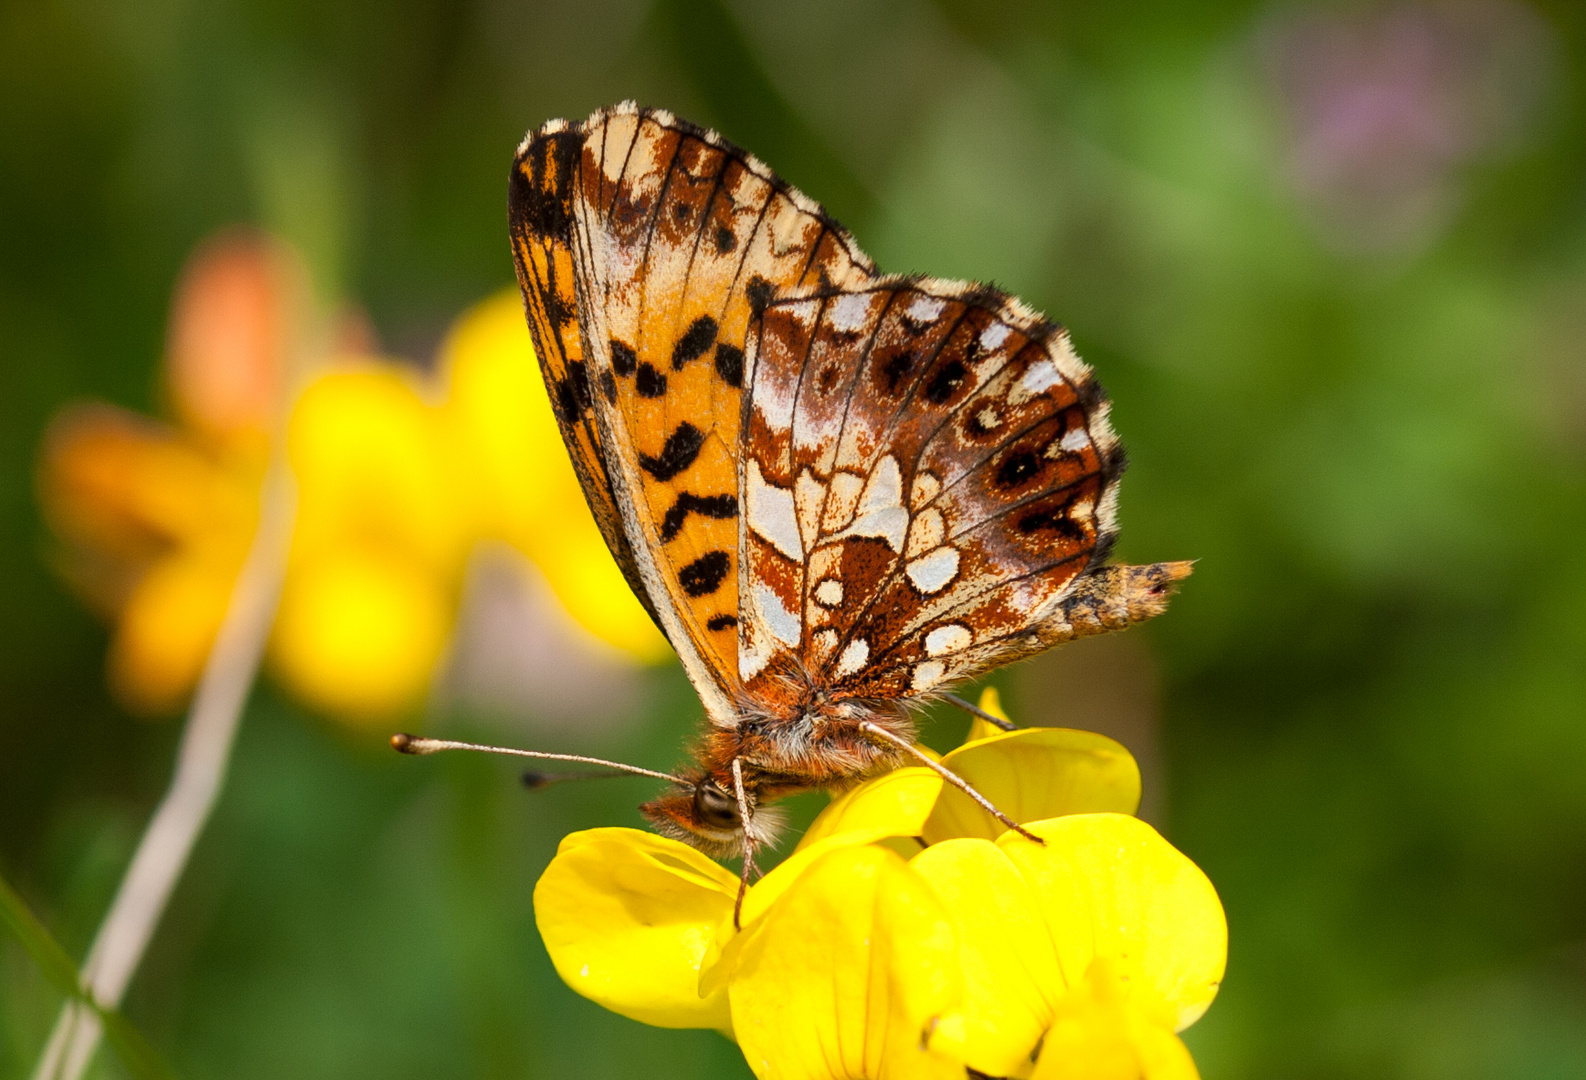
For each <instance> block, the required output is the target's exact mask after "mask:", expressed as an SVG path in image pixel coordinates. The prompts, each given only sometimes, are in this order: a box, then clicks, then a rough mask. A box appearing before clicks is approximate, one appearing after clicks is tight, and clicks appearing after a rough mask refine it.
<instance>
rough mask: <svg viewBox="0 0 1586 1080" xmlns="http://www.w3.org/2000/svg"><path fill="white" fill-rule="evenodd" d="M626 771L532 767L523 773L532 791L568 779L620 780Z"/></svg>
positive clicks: (523, 778) (526, 783) (526, 784)
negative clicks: (568, 770) (546, 769)
mask: <svg viewBox="0 0 1586 1080" xmlns="http://www.w3.org/2000/svg"><path fill="white" fill-rule="evenodd" d="M624 775H625V774H624V773H620V772H612V771H611V770H610V769H590V770H589V771H588V772H540V771H539V770H537V769H530V770H529V771H528V772H526V773H524V774H523V777H522V780H523V786H524V787H526V788H528V789H529V790H530V791H539V790H540V789H541V788H548V787H550V786H551V785H552V784H560V783H564V782H566V781H568V780H620V779H622V777H623V776H624Z"/></svg>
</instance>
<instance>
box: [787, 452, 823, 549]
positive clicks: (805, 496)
mask: <svg viewBox="0 0 1586 1080" xmlns="http://www.w3.org/2000/svg"><path fill="white" fill-rule="evenodd" d="M825 499H826V485H825V484H823V483H821V482H820V481H819V480H817V479H816V478H815V474H814V473H813V472H811V471H810V470H809V469H808V468H807V467H806V468H805V469H804V471H803V472H801V473H799V478H798V480H796V481H794V484H793V504H794V507H795V508H796V510H797V512H798V529H799V536H801V537H802V538H803V540H804V547H805V549H806V550H808V549H809V548H811V547H813V546H814V544H815V537H816V536H817V535H818V526H819V525H820V516H821V504H822V503H823V502H824V501H825Z"/></svg>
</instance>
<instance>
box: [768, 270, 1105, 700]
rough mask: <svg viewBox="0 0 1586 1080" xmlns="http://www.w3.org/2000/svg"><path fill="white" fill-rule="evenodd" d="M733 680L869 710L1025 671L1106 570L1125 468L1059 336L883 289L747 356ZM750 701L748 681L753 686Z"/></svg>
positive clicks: (934, 285) (841, 294)
mask: <svg viewBox="0 0 1586 1080" xmlns="http://www.w3.org/2000/svg"><path fill="white" fill-rule="evenodd" d="M751 348H752V351H753V354H754V355H753V364H754V380H753V383H752V387H751V391H750V399H749V401H748V403H747V404H748V407H747V409H746V417H747V423H748V428H747V431H746V438H745V455H744V460H743V464H742V469H743V473H744V480H743V484H744V491H745V503H746V513H745V517H744V521H743V524H742V530H741V531H742V534H743V543H744V550H745V552H746V556H747V558H746V567H745V574H744V588H745V590H746V593H747V596H746V598H745V600H746V602H745V616H746V617H745V624H744V626H743V627H742V629H741V642H740V664H741V675H742V677H743V678H744V679H745V681H746V683H748V685H749V687H750V689H751V691H753V690H754V689H755V688H756V686H757V685H759V683H760V682H763V681H764V680H767V679H775V678H777V677H778V675H779V674H780V673H781V671H780V667H781V666H780V665H779V664H778V663H777V660H778V658H779V656H796V657H797V658H798V664H799V665H800V666H801V667H802V668H803V669H804V671H805V672H806V673H808V677H810V678H812V679H813V680H814V681H815V682H817V683H818V684H820V685H824V686H829V687H830V688H832V689H833V690H834V691H838V692H842V693H845V694H853V695H855V696H864V697H905V696H910V695H914V694H919V693H924V692H928V691H929V690H931V689H932V688H934V687H936V686H938V685H939V684H941V683H944V682H946V681H949V680H952V679H957V678H962V677H965V676H967V675H971V674H974V673H976V672H978V671H981V670H984V669H985V668H987V667H990V666H992V665H994V664H996V663H1000V662H1003V661H1005V660H1007V659H1010V658H1011V657H1013V656H1015V655H1018V654H1019V653H1020V651H1021V648H1022V647H1023V646H1022V642H1023V641H1024V640H1025V639H1024V637H1023V636H1022V635H1024V633H1025V632H1026V631H1027V630H1029V629H1030V628H1031V627H1032V625H1034V624H1035V623H1038V622H1039V621H1040V619H1041V618H1042V617H1043V616H1045V615H1046V614H1047V613H1048V612H1050V611H1051V610H1052V608H1053V607H1054V606H1055V605H1056V604H1057V603H1058V602H1059V601H1060V600H1061V599H1062V598H1063V597H1064V595H1066V593H1067V591H1068V590H1069V589H1070V588H1071V586H1072V584H1073V582H1074V581H1075V579H1076V578H1077V577H1078V576H1079V575H1080V574H1081V573H1082V572H1083V571H1084V570H1085V569H1086V568H1087V567H1088V566H1089V565H1090V564H1091V563H1092V562H1093V561H1095V560H1096V559H1097V558H1099V557H1100V556H1101V555H1103V554H1105V550H1106V548H1107V547H1108V546H1109V544H1110V542H1111V537H1112V533H1113V523H1112V509H1111V500H1112V498H1113V492H1114V491H1115V484H1116V479H1117V475H1118V473H1119V471H1120V470H1121V467H1122V458H1121V454H1120V452H1119V451H1118V448H1117V444H1116V440H1115V439H1114V437H1113V435H1112V432H1111V429H1110V428H1109V427H1108V425H1107V421H1106V402H1105V399H1104V398H1103V397H1102V395H1101V393H1100V391H1099V389H1098V388H1097V387H1096V386H1095V383H1094V382H1093V380H1092V379H1091V376H1090V371H1089V369H1088V368H1086V367H1085V365H1084V364H1082V363H1081V362H1080V361H1079V360H1078V358H1077V357H1075V356H1074V354H1073V352H1072V349H1071V348H1070V347H1069V344H1068V339H1067V336H1066V335H1065V334H1064V333H1063V332H1062V331H1061V330H1060V329H1059V328H1058V327H1056V326H1053V325H1052V324H1050V323H1047V322H1045V321H1044V320H1042V319H1040V318H1039V317H1038V316H1036V315H1034V314H1033V313H1032V312H1030V311H1029V310H1028V309H1026V308H1024V307H1023V306H1022V305H1020V304H1018V302H1017V301H1015V300H1012V299H1011V298H1009V297H1007V296H1005V295H1004V294H1002V293H999V292H997V291H995V290H992V289H987V288H982V287H976V286H968V285H962V284H957V283H952V282H939V281H916V280H910V279H888V280H878V281H875V282H872V283H870V284H868V285H866V286H864V287H862V288H860V289H850V290H829V289H826V290H813V291H809V292H808V293H807V294H804V295H796V296H792V297H789V298H785V299H783V300H780V301H778V302H776V303H774V304H772V305H771V306H770V307H769V308H768V309H767V310H766V312H765V313H764V315H763V318H762V319H761V320H760V321H759V322H758V323H757V324H756V328H755V333H754V335H753V337H752V340H751ZM757 681H758V682H757Z"/></svg>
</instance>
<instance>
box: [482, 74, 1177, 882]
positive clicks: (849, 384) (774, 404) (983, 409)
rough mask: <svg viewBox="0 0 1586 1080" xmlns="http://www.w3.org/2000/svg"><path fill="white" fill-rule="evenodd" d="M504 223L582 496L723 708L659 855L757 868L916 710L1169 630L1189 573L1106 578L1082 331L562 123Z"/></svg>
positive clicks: (1109, 514) (883, 760)
mask: <svg viewBox="0 0 1586 1080" xmlns="http://www.w3.org/2000/svg"><path fill="white" fill-rule="evenodd" d="M510 209H511V226H512V242H513V252H514V255H515V258H516V262H517V269H518V278H519V283H520V285H521V286H522V288H523V294H524V302H525V308H526V311H527V315H528V320H529V325H530V328H531V330H532V332H533V336H534V342H535V347H536V351H537V353H538V355H539V358H540V364H541V368H542V372H543V374H544V376H545V379H546V383H547V386H548V388H549V390H550V392H551V398H552V402H553V404H554V406H555V409H556V416H557V421H558V423H559V425H560V426H561V430H562V434H563V437H564V440H565V441H566V443H567V447H568V451H569V453H570V454H571V455H572V458H573V462H574V465H575V468H576V469H577V472H578V475H579V478H580V480H581V481H582V483H583V487H584V493H585V495H586V496H587V498H588V500H589V503H590V506H591V507H592V509H593V510H594V513H595V518H596V520H597V522H598V523H599V524H600V527H601V531H602V533H603V534H604V535H605V538H606V541H607V543H608V545H609V546H610V547H611V550H612V553H613V554H614V555H615V557H616V558H617V561H618V563H619V564H620V565H621V566H622V569H623V572H624V573H625V575H626V576H627V578H628V581H629V583H630V584H631V585H632V586H633V587H634V589H635V591H636V592H637V593H638V594H639V596H640V598H641V599H642V600H643V601H644V603H645V605H646V607H647V608H648V609H649V611H650V613H651V614H652V616H653V617H654V618H655V620H656V622H657V624H658V625H659V626H660V627H661V629H662V630H663V632H665V634H666V635H667V637H668V639H669V640H670V641H671V642H672V644H673V646H674V647H675V648H676V650H677V652H678V655H679V657H680V658H681V660H682V662H683V666H684V669H685V671H686V672H687V673H688V676H689V678H690V680H691V681H692V682H693V684H694V686H695V687H696V689H697V690H698V691H699V694H700V698H701V701H702V703H703V705H704V708H705V713H706V718H707V721H708V724H707V729H706V733H705V735H704V738H703V740H702V742H701V745H700V748H699V754H698V762H697V764H696V766H695V767H694V768H693V769H692V770H691V771H688V772H686V773H685V774H683V776H682V782H681V783H679V784H677V785H676V787H675V789H674V790H673V791H671V792H670V793H668V794H666V795H663V796H662V797H661V798H659V799H656V800H654V801H653V802H651V803H648V804H646V806H645V807H644V810H645V813H646V815H647V816H648V817H649V818H650V820H651V821H652V822H653V823H655V824H656V826H657V827H658V828H660V829H661V830H662V831H664V832H668V833H670V834H672V835H675V836H677V837H679V838H680V839H684V840H687V841H688V842H690V843H693V844H695V845H696V846H698V847H700V848H701V849H702V850H705V851H707V852H710V853H712V854H718V855H721V854H730V853H737V852H744V853H746V854H748V853H752V850H753V848H754V847H755V846H758V845H759V844H760V843H763V842H764V841H766V840H768V839H769V838H770V828H771V818H770V816H769V815H766V814H764V813H761V812H759V811H760V808H761V807H762V806H763V804H765V803H767V802H769V801H772V800H774V799H776V798H778V797H780V796H783V795H787V794H790V793H792V792H795V791H800V790H806V789H809V788H812V787H827V786H833V785H840V784H843V783H845V782H848V781H851V780H853V779H856V778H858V777H860V776H863V775H866V774H868V773H871V772H874V771H876V770H877V769H881V768H885V767H889V766H891V765H892V764H894V763H895V762H896V761H897V760H898V759H899V757H900V755H903V754H906V753H909V752H911V750H910V748H911V747H912V744H913V738H914V732H913V725H912V723H911V720H910V716H909V706H910V704H911V703H913V702H918V701H919V700H921V699H924V698H928V697H929V696H930V695H932V694H933V693H939V692H941V691H942V690H944V689H945V688H946V687H947V686H948V685H949V684H951V683H952V682H953V681H955V680H960V679H965V678H969V677H972V676H975V675H978V674H980V673H983V672H985V671H987V670H989V669H991V668H993V667H996V666H998V665H1001V664H1004V663H1008V662H1010V661H1012V660H1017V659H1020V658H1022V657H1026V656H1030V655H1032V654H1034V653H1036V652H1039V651H1041V650H1043V649H1046V648H1049V647H1051V646H1053V645H1055V644H1058V643H1060V642H1062V641H1066V640H1069V639H1070V638H1074V637H1079V636H1084V635H1087V634H1093V633H1101V632H1104V631H1107V630H1114V629H1121V628H1123V627H1125V626H1127V625H1129V624H1130V623H1132V622H1138V621H1141V620H1143V619H1146V618H1149V617H1151V616H1153V615H1156V614H1158V613H1160V612H1161V611H1162V610H1163V608H1164V607H1165V605H1166V601H1167V595H1168V593H1169V591H1170V589H1171V587H1172V585H1173V583H1174V582H1176V581H1177V580H1179V579H1181V578H1183V577H1184V576H1185V575H1187V574H1188V573H1189V564H1188V563H1158V564H1154V565H1151V566H1109V565H1105V558H1106V555H1107V552H1108V550H1109V549H1110V547H1111V545H1112V542H1113V540H1114V537H1115V535H1116V499H1117V484H1118V477H1119V474H1120V473H1121V471H1122V468H1123V453H1122V450H1121V448H1120V447H1119V445H1118V442H1117V439H1116V437H1115V436H1114V435H1113V432H1112V429H1111V428H1110V426H1109V425H1108V422H1107V400H1106V397H1105V396H1104V395H1103V393H1102V392H1101V389H1100V387H1099V386H1097V384H1096V382H1095V380H1094V379H1093V378H1092V375H1091V372H1090V369H1089V368H1088V367H1086V366H1085V365H1084V363H1082V362H1081V361H1080V360H1079V358H1078V357H1077V356H1076V355H1075V354H1074V352H1073V349H1072V347H1071V346H1070V344H1069V340H1068V336H1067V334H1066V333H1065V332H1064V331H1063V330H1062V329H1061V328H1060V327H1058V326H1056V325H1054V324H1052V323H1050V322H1047V321H1046V320H1044V319H1043V318H1041V317H1040V316H1039V315H1037V314H1036V313H1034V312H1033V311H1031V310H1029V309H1028V308H1027V307H1025V306H1024V305H1023V304H1021V303H1020V302H1019V301H1018V300H1016V299H1014V298H1012V297H1009V296H1007V295H1006V294H1004V293H1001V292H999V291H997V290H995V289H992V288H989V287H985V286H980V285H973V284H966V283H960V282H949V281H938V280H934V279H929V278H917V277H893V276H883V275H880V274H878V273H877V271H876V269H875V267H874V265H873V264H872V263H871V262H870V260H869V259H868V258H867V257H866V256H865V255H864V253H863V252H861V251H860V250H859V248H858V246H857V245H856V244H855V243H854V241H853V239H852V238H851V237H850V236H849V235H848V233H847V232H846V231H845V230H844V229H843V228H842V227H841V226H840V225H838V224H837V223H836V222H835V221H833V220H832V219H831V218H830V217H828V216H827V215H826V214H825V213H824V211H822V210H821V208H820V207H819V206H818V205H816V204H815V203H813V202H811V201H810V200H809V199H807V198H805V197H804V196H803V195H801V194H800V193H799V192H797V191H796V190H794V189H793V188H791V187H790V186H788V185H787V184H786V183H784V182H782V181H781V180H780V179H778V178H777V177H776V176H775V174H773V173H772V172H771V171H770V170H769V169H768V168H766V166H764V165H763V164H762V163H760V162H759V161H757V160H756V159H755V158H754V157H752V156H751V155H749V154H747V153H745V152H743V151H742V150H739V149H738V148H736V147H734V146H732V145H731V144H729V143H728V142H726V141H725V140H724V139H722V138H721V137H720V136H718V135H716V134H715V133H714V132H710V131H706V130H704V129H701V128H697V127H695V126H693V125H691V124H688V123H686V122H684V121H681V120H678V119H677V118H675V117H673V116H672V115H670V114H669V113H666V112H664V111H661V110H652V109H644V108H640V107H638V106H636V105H634V104H632V103H624V104H622V105H618V106H615V107H613V108H610V109H605V110H601V111H599V112H596V113H595V114H594V115H592V116H591V117H590V118H589V119H588V120H586V121H584V122H583V123H581V124H569V123H567V122H565V121H552V122H551V123H548V124H546V125H545V126H544V127H542V128H541V129H540V130H539V131H537V132H535V133H533V134H531V135H530V136H529V137H528V138H527V139H525V141H524V143H523V145H522V146H521V147H520V148H519V151H518V154H517V157H516V159H515V161H514V163H513V170H512V182H511V206H510Z"/></svg>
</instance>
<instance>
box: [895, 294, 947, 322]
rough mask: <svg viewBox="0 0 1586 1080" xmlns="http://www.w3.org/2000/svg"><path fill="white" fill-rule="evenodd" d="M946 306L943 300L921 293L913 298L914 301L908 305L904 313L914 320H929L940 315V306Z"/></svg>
mask: <svg viewBox="0 0 1586 1080" xmlns="http://www.w3.org/2000/svg"><path fill="white" fill-rule="evenodd" d="M946 306H947V304H946V302H945V301H943V300H939V299H937V298H936V297H934V296H924V295H921V296H916V297H915V298H914V302H913V303H912V304H910V305H909V308H908V310H907V311H905V312H904V314H905V315H907V316H908V317H909V318H911V319H913V320H914V321H915V322H930V321H931V320H932V319H935V318H936V317H937V316H938V315H940V314H941V313H942V308H944V307H946Z"/></svg>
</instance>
